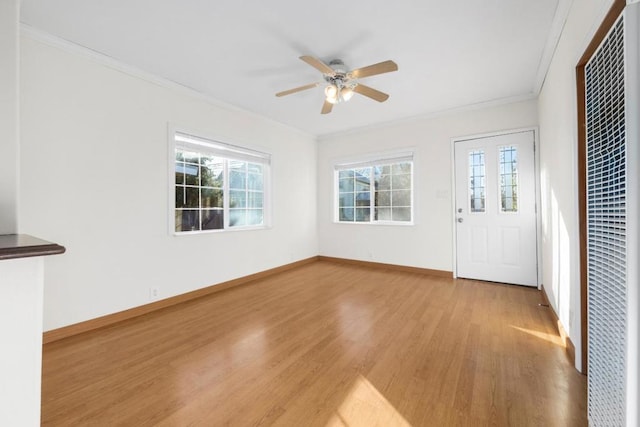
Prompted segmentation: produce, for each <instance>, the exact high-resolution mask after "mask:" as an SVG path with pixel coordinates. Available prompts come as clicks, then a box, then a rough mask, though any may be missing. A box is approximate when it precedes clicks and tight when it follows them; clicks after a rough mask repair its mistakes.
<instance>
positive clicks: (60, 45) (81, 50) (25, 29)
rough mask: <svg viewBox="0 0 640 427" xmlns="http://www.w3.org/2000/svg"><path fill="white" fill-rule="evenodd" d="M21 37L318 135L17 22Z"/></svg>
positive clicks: (238, 110)
mask: <svg viewBox="0 0 640 427" xmlns="http://www.w3.org/2000/svg"><path fill="white" fill-rule="evenodd" d="M20 35H21V36H22V37H26V38H29V39H31V40H34V41H37V42H40V43H43V44H46V45H48V46H51V47H55V48H57V49H60V50H62V51H64V52H68V53H71V54H75V55H78V56H80V57H83V58H85V59H88V60H90V61H93V62H95V63H98V64H100V65H103V66H105V67H107V68H111V69H113V70H116V71H119V72H121V73H124V74H127V75H129V76H131V77H135V78H138V79H141V80H144V81H146V82H149V83H152V84H155V85H157V86H160V87H162V88H165V89H169V90H172V91H174V92H177V93H179V94H181V95H185V96H189V97H192V98H196V99H199V100H201V101H204V102H206V103H208V104H210V105H212V106H215V107H218V108H222V109H225V110H230V111H234V112H238V113H242V114H246V115H249V116H251V117H253V118H255V119H258V120H262V121H265V122H268V123H271V124H274V125H277V126H279V127H283V128H286V129H287V130H290V131H294V132H297V133H299V134H301V135H302V136H305V137H307V138H312V139H314V140H315V139H316V138H317V136H316V135H314V134H311V133H309V132H305V131H304V130H302V129H298V128H295V127H292V126H290V125H287V124H285V123H282V122H279V121H277V120H273V119H271V118H268V117H265V116H262V115H260V114H258V113H255V112H253V111H250V110H246V109H243V108H240V107H238V106H236V105H233V104H229V103H226V102H223V101H220V100H218V99H215V98H213V97H211V96H209V95H206V94H204V93H202V92H200V91H197V90H195V89H193V88H191V87H188V86H185V85H183V84H181V83H178V82H175V81H173V80H170V79H167V78H164V77H160V76H158V75H156V74H153V73H150V72H148V71H144V70H141V69H140V68H137V67H134V66H132V65H129V64H127V63H124V62H122V61H120V60H118V59H116V58H114V57H111V56H109V55H105V54H104V53H101V52H98V51H96V50H94V49H91V48H89V47H86V46H82V45H79V44H77V43H74V42H72V41H69V40H66V39H63V38H61V37H58V36H54V35H53V34H50V33H47V32H46V31H43V30H40V29H38V28H35V27H32V26H31V25H29V24H25V23H24V22H21V23H20Z"/></svg>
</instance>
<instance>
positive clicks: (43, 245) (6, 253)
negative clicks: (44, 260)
mask: <svg viewBox="0 0 640 427" xmlns="http://www.w3.org/2000/svg"><path fill="white" fill-rule="evenodd" d="M65 250H66V249H65V248H64V246H60V245H58V244H56V243H51V242H47V241H46V240H42V239H38V238H36V237H33V236H29V235H28V234H3V235H0V260H4V259H14V258H27V257H32V256H45V255H56V254H62V253H64V251H65Z"/></svg>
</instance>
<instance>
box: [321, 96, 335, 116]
mask: <svg viewBox="0 0 640 427" xmlns="http://www.w3.org/2000/svg"><path fill="white" fill-rule="evenodd" d="M332 109H333V104H332V103H330V102H329V101H327V100H326V99H325V100H324V104H322V111H320V114H329V113H330V112H331V110H332Z"/></svg>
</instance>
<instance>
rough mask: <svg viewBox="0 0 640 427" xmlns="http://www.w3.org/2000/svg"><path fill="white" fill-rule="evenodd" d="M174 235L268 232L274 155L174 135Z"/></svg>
mask: <svg viewBox="0 0 640 427" xmlns="http://www.w3.org/2000/svg"><path fill="white" fill-rule="evenodd" d="M174 142H175V144H174V149H173V160H172V166H173V170H174V173H175V180H174V182H173V185H172V192H173V193H175V205H174V207H173V218H174V226H173V230H174V232H176V233H184V232H200V231H208V230H225V229H232V228H235V229H241V228H249V227H250V228H255V227H264V226H265V225H266V221H265V219H266V209H265V208H266V200H267V197H266V193H265V191H266V189H267V185H266V184H267V181H268V174H269V164H270V155H269V154H265V153H260V152H257V151H253V150H248V149H245V148H240V147H235V146H232V145H228V144H224V143H221V142H217V141H212V140H207V139H204V138H200V137H196V136H192V135H188V134H185V133H181V132H175V135H174Z"/></svg>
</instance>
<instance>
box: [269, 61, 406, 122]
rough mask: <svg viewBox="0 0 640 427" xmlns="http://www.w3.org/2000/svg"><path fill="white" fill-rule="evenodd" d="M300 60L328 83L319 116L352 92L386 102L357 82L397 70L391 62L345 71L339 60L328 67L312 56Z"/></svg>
mask: <svg viewBox="0 0 640 427" xmlns="http://www.w3.org/2000/svg"><path fill="white" fill-rule="evenodd" d="M300 59H302V60H303V61H304V62H306V63H307V64H309V65H311V66H312V67H313V68H315V69H316V70H318V71H320V72H321V73H322V77H323V79H324V81H325V82H326V83H328V85H327V87H325V89H324V93H325V96H326V98H325V100H324V104H323V105H322V111H321V114H328V113H330V112H331V109H332V108H333V104H337V103H339V102H346V101H348V100H349V99H351V97H352V96H353V93H354V92H355V93H359V94H360V95H364V96H366V97H368V98H371V99H373V100H375V101H378V102H384V101H386V100H387V99H388V98H389V95H387V94H386V93H384V92H380V91H379V90H376V89H373V88H371V87H369V86H365V85H363V84H362V83H360V82H359V81H358V80H359V79H362V78H364V77H371V76H375V75H378V74H383V73H389V72H391V71H397V70H398V65H397V64H396V63H395V62H393V61H384V62H379V63H377V64H373V65H369V66H366V67H362V68H356V69H355V70H351V71H347V69H346V67H345V65H344V62H342V61H341V60H340V59H334V60H333V61H331V62H329V64H328V65H327V64H325V63H324V62H322V61H321V60H319V59H317V58H314V57H313V56H301V57H300ZM320 83H322V81H320V82H316V83H310V84H307V85H304V86H299V87H296V88H293V89H289V90H285V91H282V92H278V93H276V96H278V97H280V96H285V95H291V94H292V93H297V92H302V91H303V90H307V89H312V88H314V87H317V86H318V85H319V84H320Z"/></svg>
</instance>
